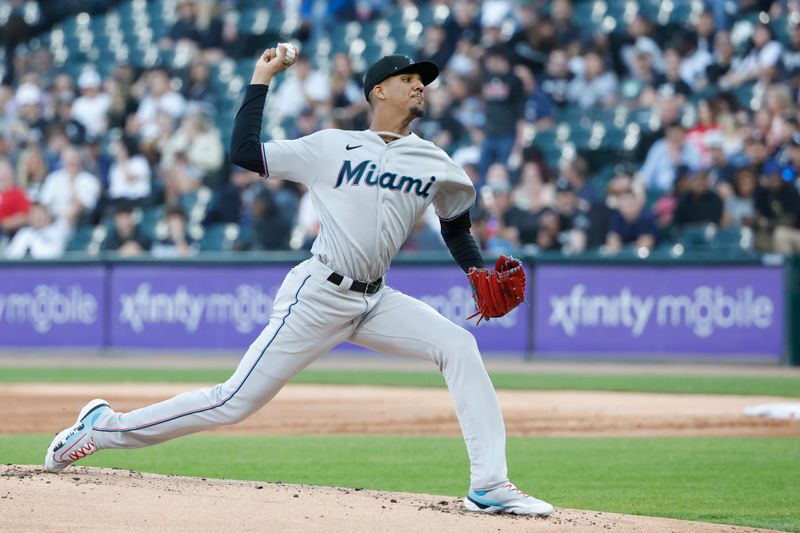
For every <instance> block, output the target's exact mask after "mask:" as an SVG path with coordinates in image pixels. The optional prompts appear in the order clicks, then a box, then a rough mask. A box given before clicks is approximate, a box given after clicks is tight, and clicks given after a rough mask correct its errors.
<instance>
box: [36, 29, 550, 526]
mask: <svg viewBox="0 0 800 533" xmlns="http://www.w3.org/2000/svg"><path fill="white" fill-rule="evenodd" d="M296 57H297V50H296V49H295V48H294V47H292V46H291V45H283V44H282V45H278V47H277V48H274V49H273V48H270V49H269V50H267V51H265V52H264V53H263V55H262V56H261V57H260V58H259V59H258V61H257V63H256V66H255V69H254V72H253V77H252V80H251V84H250V85H249V86H248V87H247V91H246V94H245V96H244V101H243V103H242V106H241V109H240V110H239V112H238V114H237V116H236V120H235V123H234V129H233V135H232V140H231V158H232V161H233V163H235V164H237V165H240V166H242V167H245V168H248V169H250V170H252V171H254V172H258V173H260V174H261V175H262V176H265V177H267V178H271V179H284V180H291V181H295V182H298V183H302V184H303V185H304V186H305V187H307V188H308V194H310V195H311V199H312V201H313V204H314V207H315V208H316V211H317V214H318V216H319V220H320V224H321V229H320V232H319V235H318V237H317V239H316V241H315V242H314V245H313V248H312V257H311V258H310V259H308V260H306V261H304V262H303V263H301V264H299V265H297V266H296V267H294V268H293V269H292V270H291V271H290V272H289V274H288V275H287V276H286V278H285V279H284V281H283V284H282V285H281V287H280V289H279V291H278V293H277V295H276V297H275V301H274V307H273V309H272V314H271V317H270V321H269V324H267V326H266V327H265V328H264V330H263V331H262V332H261V334H260V335H259V336H258V338H257V339H255V341H254V342H253V343H252V344H251V345H250V347H249V349H248V350H247V352H246V353H245V355H244V357H243V358H242V360H241V363H240V364H239V366H238V368H237V369H236V371H235V372H234V374H233V375H232V376H231V377H230V379H228V380H227V381H225V382H224V383H221V384H219V385H216V386H215V387H211V388H207V389H200V390H196V391H192V392H187V393H184V394H180V395H178V396H176V397H174V398H171V399H169V400H166V401H164V402H160V403H157V404H154V405H150V406H148V407H144V408H142V409H137V410H135V411H131V412H129V413H119V412H116V411H114V410H112V409H111V408H110V407H109V405H108V403H107V402H105V401H104V400H93V401H92V402H89V403H88V404H87V405H86V406H85V407H84V408H83V409H82V410H81V412H80V414H79V415H78V419H77V421H76V423H75V424H74V425H73V426H71V427H69V428H67V429H65V430H64V431H62V432H61V433H59V434H58V435H57V436H56V437H55V439H54V440H53V442H52V444H51V445H50V447H49V448H48V450H47V455H46V456H45V467H46V468H47V469H48V470H50V471H52V472H58V471H61V470H63V469H64V468H65V467H67V466H68V465H70V464H72V463H73V462H75V461H77V460H78V459H81V458H83V457H85V456H88V455H90V454H92V453H94V452H96V451H98V450H104V449H109V448H137V447H142V446H149V445H152V444H157V443H160V442H164V441H166V440H169V439H172V438H175V437H178V436H181V435H186V434H189V433H194V432H197V431H201V430H204V429H207V428H211V427H216V426H221V425H225V424H234V423H236V422H239V421H241V420H243V419H245V418H246V417H247V416H249V415H250V414H251V413H253V412H255V411H257V410H258V409H260V408H261V407H262V406H263V405H264V404H266V403H267V402H268V401H269V400H270V399H271V398H273V397H274V396H275V394H277V393H278V391H279V390H280V389H281V388H282V387H283V386H284V385H285V384H286V383H287V382H288V381H289V380H290V379H291V378H292V377H293V376H294V375H295V374H297V373H298V372H300V371H301V370H302V369H304V368H305V367H307V366H308V365H309V364H311V363H312V362H313V361H314V360H316V359H318V358H319V357H321V356H322V355H323V354H325V353H326V352H328V351H329V350H330V349H331V348H333V347H334V346H336V345H337V344H339V343H342V342H345V341H348V342H351V343H354V344H357V345H360V346H364V347H366V348H369V349H372V350H376V351H380V352H385V353H390V354H396V355H400V356H407V357H416V358H424V359H428V360H430V361H433V362H434V363H435V364H436V365H437V366H438V367H439V370H440V371H441V372H442V374H443V375H444V379H445V381H446V382H447V386H448V388H449V390H450V393H451V395H452V397H453V402H454V404H455V409H456V414H457V416H458V421H459V424H460V426H461V430H462V432H463V434H464V440H465V442H466V446H467V452H468V454H469V459H470V488H469V492H468V494H467V497H466V498H465V499H464V506H465V507H466V509H468V510H470V511H477V512H485V513H494V512H506V513H516V514H528V515H542V516H546V515H549V514H550V513H551V512H552V511H553V507H552V506H551V505H550V504H548V503H546V502H544V501H541V500H538V499H536V498H534V497H532V496H529V495H527V494H525V493H524V492H522V491H521V490H519V489H517V488H516V487H515V486H514V484H512V483H511V482H510V481H509V479H508V474H507V470H506V455H505V445H506V442H505V428H504V425H503V417H502V414H501V412H500V406H499V404H498V402H497V397H496V395H495V391H494V388H493V386H492V383H491V381H490V380H489V376H488V374H487V373H486V369H485V368H484V366H483V361H482V359H481V355H480V352H479V351H478V346H477V344H476V342H475V339H474V338H473V336H472V335H471V334H470V333H469V332H467V331H466V330H464V329H462V328H461V327H459V326H457V325H455V324H453V323H452V322H450V321H449V320H447V319H446V318H444V317H443V316H442V315H440V314H439V313H437V312H436V311H435V310H434V309H433V308H431V307H430V306H428V305H427V304H425V303H423V302H420V301H418V300H415V299H414V298H411V297H409V296H407V295H405V294H403V293H401V292H399V291H396V290H393V289H392V288H391V287H389V286H387V285H386V282H385V278H384V275H385V273H386V271H387V269H388V268H389V264H390V262H391V260H392V258H393V257H394V256H395V254H396V253H397V251H398V250H399V249H400V246H401V245H402V244H403V242H404V241H405V240H406V238H407V237H408V236H409V234H410V233H411V230H412V228H413V226H414V223H415V222H416V221H417V219H418V218H419V217H420V216H421V215H422V214H423V213H424V211H425V210H426V209H427V207H428V206H429V205H430V204H433V206H434V208H435V210H436V213H437V215H438V216H439V218H440V219H441V228H442V236H443V238H444V241H445V243H446V244H447V246H448V248H449V250H450V251H451V253H452V255H453V257H454V258H455V260H456V261H457V262H458V264H459V266H460V267H461V268H462V269H463V270H464V271H465V272H466V273H467V275H468V278H469V280H470V283H471V284H472V287H473V292H474V295H475V302H476V306H477V309H478V312H477V313H476V314H478V315H480V317H479V320H480V319H481V318H484V317H497V316H502V315H504V314H505V313H507V312H509V311H510V310H511V309H513V308H514V307H515V306H517V305H518V304H519V303H520V302H521V301H522V299H523V297H524V290H525V274H524V271H523V269H522V266H521V265H520V263H519V261H517V260H515V259H513V258H509V257H501V258H500V260H499V261H498V262H497V264H496V266H495V268H494V269H488V268H487V267H486V266H485V265H484V262H483V259H482V257H481V254H480V251H479V249H478V246H477V245H476V243H475V241H474V240H473V238H472V236H471V235H470V233H469V228H470V219H469V210H470V208H471V207H472V206H473V203H474V202H475V189H474V188H473V186H472V183H471V182H470V180H469V179H468V177H467V175H466V173H465V172H464V170H463V169H462V168H460V167H459V166H458V165H456V164H455V163H454V162H453V161H452V159H450V157H449V156H448V155H447V154H446V153H445V152H444V151H442V150H441V149H439V148H437V147H436V146H435V145H434V144H433V143H431V142H429V141H426V140H423V139H420V138H419V137H417V136H416V135H415V134H413V133H411V132H410V131H409V124H410V123H411V122H412V121H413V120H414V119H415V118H418V117H421V116H422V115H423V113H424V108H423V104H424V91H423V89H424V87H425V86H426V85H428V84H429V83H431V82H432V81H434V80H435V79H436V77H437V76H438V74H439V68H438V67H437V66H436V64H434V63H432V62H429V61H422V62H414V60H413V59H411V58H410V57H407V56H401V55H393V56H387V57H384V58H382V59H380V60H378V61H377V62H375V64H373V65H372V66H371V67H370V68H369V69H368V71H367V73H366V76H365V78H364V96H365V97H366V98H367V100H368V101H369V104H370V106H371V107H372V110H373V113H374V119H373V121H372V124H371V127H370V129H368V130H366V131H343V130H334V129H327V130H322V131H319V132H317V133H314V134H312V135H309V136H307V137H303V138H300V139H297V140H291V141H269V142H266V143H262V142H261V140H260V137H259V135H260V131H261V120H262V115H263V110H264V101H265V97H266V95H267V91H268V89H269V84H270V82H271V81H272V79H273V77H274V76H275V75H277V74H278V73H280V72H282V71H284V70H286V69H287V68H288V67H290V66H291V65H292V64H293V62H294V61H295V59H296Z"/></svg>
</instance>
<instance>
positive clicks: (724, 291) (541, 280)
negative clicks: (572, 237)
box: [534, 265, 783, 359]
mask: <svg viewBox="0 0 800 533" xmlns="http://www.w3.org/2000/svg"><path fill="white" fill-rule="evenodd" d="M782 291H783V271H782V270H781V269H780V268H768V267H713V268H712V267H669V268H666V267H657V266H654V267H636V268H633V267H616V266H601V267H598V266H592V267H583V266H560V265H559V266H556V265H541V266H539V267H538V268H537V270H536V279H535V295H536V309H537V312H536V314H535V315H536V318H535V324H534V331H535V346H536V351H537V352H538V353H543V354H544V353H549V354H556V353H561V354H607V355H611V356H614V355H619V354H625V353H629V354H632V353H633V354H635V353H639V354H641V353H664V354H686V355H719V356H731V357H736V356H747V357H759V358H765V359H778V358H779V357H780V354H781V351H782V343H783V295H782Z"/></svg>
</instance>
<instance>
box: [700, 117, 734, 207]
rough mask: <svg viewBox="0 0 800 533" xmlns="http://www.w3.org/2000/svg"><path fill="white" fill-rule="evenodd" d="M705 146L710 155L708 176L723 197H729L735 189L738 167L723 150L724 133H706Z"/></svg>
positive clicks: (716, 131) (715, 131) (713, 131)
mask: <svg viewBox="0 0 800 533" xmlns="http://www.w3.org/2000/svg"><path fill="white" fill-rule="evenodd" d="M705 147H706V152H707V156H708V177H709V179H710V180H711V185H712V187H714V190H716V191H717V194H719V195H720V196H721V197H722V198H723V199H725V198H728V197H729V196H730V195H731V193H732V192H733V190H732V189H731V186H732V185H733V183H734V181H735V180H734V175H735V172H736V167H734V166H733V165H732V164H730V163H729V162H728V158H727V156H726V155H725V151H724V150H723V138H722V133H721V132H720V131H719V130H712V131H709V132H708V133H706V135H705Z"/></svg>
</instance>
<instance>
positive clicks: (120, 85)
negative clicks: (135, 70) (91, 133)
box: [106, 66, 136, 129]
mask: <svg viewBox="0 0 800 533" xmlns="http://www.w3.org/2000/svg"><path fill="white" fill-rule="evenodd" d="M129 74H131V72H130V71H129V70H128V69H126V68H122V66H119V67H118V68H117V72H115V73H114V75H112V76H111V77H110V78H108V79H107V80H106V92H107V93H108V96H109V105H108V111H107V113H106V116H107V118H108V129H116V128H119V129H122V128H125V126H126V123H127V120H128V115H132V114H133V113H135V112H136V104H135V102H134V100H133V97H132V94H131V87H130V84H132V83H133V80H132V78H129Z"/></svg>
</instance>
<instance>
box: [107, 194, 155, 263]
mask: <svg viewBox="0 0 800 533" xmlns="http://www.w3.org/2000/svg"><path fill="white" fill-rule="evenodd" d="M151 247H152V242H151V241H150V239H149V238H148V237H147V235H145V233H144V231H142V228H141V227H140V226H139V225H138V224H137V222H136V218H135V217H134V205H133V204H132V203H130V202H127V201H122V202H119V203H117V205H116V207H115V208H114V224H113V225H112V227H111V229H110V230H109V232H108V235H106V238H105V240H103V244H102V245H101V246H100V249H101V250H102V251H104V252H116V253H118V254H119V255H121V256H123V257H133V256H136V255H142V254H143V253H144V252H147V251H149V250H150V248H151Z"/></svg>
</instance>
